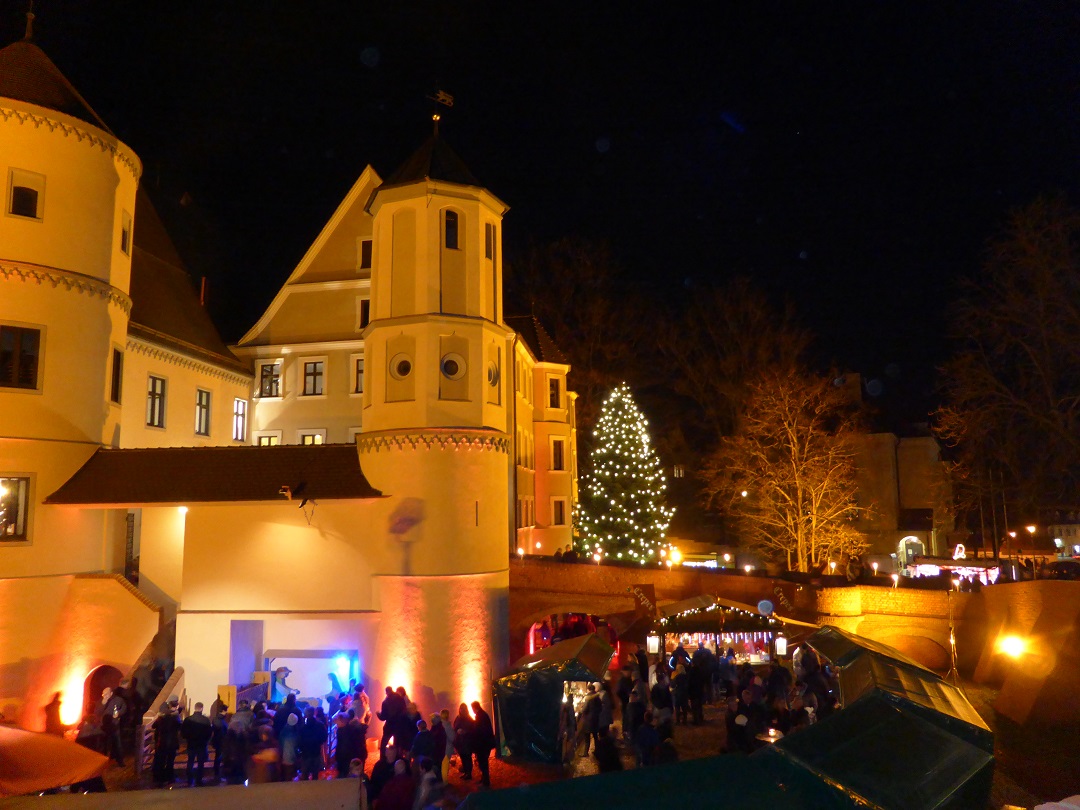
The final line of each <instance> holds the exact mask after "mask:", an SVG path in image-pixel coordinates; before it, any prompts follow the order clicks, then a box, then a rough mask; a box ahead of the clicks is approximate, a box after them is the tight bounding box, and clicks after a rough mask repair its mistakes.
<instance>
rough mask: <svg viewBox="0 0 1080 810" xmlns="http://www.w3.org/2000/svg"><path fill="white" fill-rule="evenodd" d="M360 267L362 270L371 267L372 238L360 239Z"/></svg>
mask: <svg viewBox="0 0 1080 810" xmlns="http://www.w3.org/2000/svg"><path fill="white" fill-rule="evenodd" d="M360 269H361V270H370V269H371V240H370V239H361V240H360Z"/></svg>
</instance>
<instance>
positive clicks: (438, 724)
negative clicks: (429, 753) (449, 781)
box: [413, 714, 446, 782]
mask: <svg viewBox="0 0 1080 810" xmlns="http://www.w3.org/2000/svg"><path fill="white" fill-rule="evenodd" d="M431 740H432V744H433V745H434V747H435V755H434V756H433V757H432V760H434V762H435V776H436V777H438V779H439V781H440V782H441V781H442V766H443V760H444V759H446V729H445V728H444V727H443V724H442V718H441V717H440V716H439V715H438V714H433V715H431ZM413 747H414V748H415V747H416V740H413Z"/></svg>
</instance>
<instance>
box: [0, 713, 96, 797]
mask: <svg viewBox="0 0 1080 810" xmlns="http://www.w3.org/2000/svg"><path fill="white" fill-rule="evenodd" d="M108 765H109V758H108V757H103V756H102V755H101V754H99V753H97V752H96V751H91V750H90V749H89V748H84V747H83V746H81V745H76V744H75V743H73V742H68V741H67V740H65V739H64V738H63V737H57V736H55V735H52V734H40V733H38V732H36V731H25V730H23V729H21V728H14V727H12V726H7V725H0V797H3V796H23V795H25V794H27V793H38V792H40V791H42V790H48V789H49V788H55V787H61V786H63V785H72V784H74V783H76V782H84V781H86V780H87V779H93V778H94V777H95V776H101V774H102V773H104V771H105V769H106V768H107V767H108Z"/></svg>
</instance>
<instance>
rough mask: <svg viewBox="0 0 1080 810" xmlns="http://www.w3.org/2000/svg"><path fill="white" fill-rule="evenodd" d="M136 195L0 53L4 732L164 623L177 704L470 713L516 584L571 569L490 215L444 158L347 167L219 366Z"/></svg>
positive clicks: (468, 180) (133, 181)
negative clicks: (264, 681)
mask: <svg viewBox="0 0 1080 810" xmlns="http://www.w3.org/2000/svg"><path fill="white" fill-rule="evenodd" d="M141 172H142V166H141V163H140V161H139V158H138V157H137V155H136V154H135V153H134V151H133V150H132V149H131V148H130V147H128V146H127V145H125V144H124V143H122V142H121V141H119V140H118V139H117V138H116V137H115V136H114V135H113V134H112V133H111V132H110V131H109V129H108V127H107V126H106V125H105V123H104V122H103V121H102V120H101V119H100V118H99V117H98V116H97V115H96V114H95V113H94V112H93V110H92V109H91V108H90V106H89V105H88V104H87V103H86V102H85V101H84V100H83V99H82V97H81V96H80V95H79V94H78V92H77V91H76V90H75V89H74V88H73V87H72V86H71V85H70V84H69V83H68V82H67V80H66V79H65V78H64V77H63V76H62V75H61V73H60V72H59V70H58V69H57V68H56V67H55V65H53V63H52V62H51V61H50V60H49V59H48V57H47V56H46V55H45V54H44V53H43V52H42V51H41V50H40V49H39V48H38V47H37V46H36V45H34V44H33V43H32V42H30V41H25V40H24V41H21V42H16V43H14V44H12V45H9V46H7V47H6V48H3V49H0V182H3V183H4V188H3V192H4V196H3V205H4V210H3V212H2V215H0V610H2V611H3V613H4V616H5V619H7V621H4V622H0V667H4V668H5V670H4V671H6V672H11V673H13V676H12V677H10V678H5V679H4V680H3V681H2V682H0V711H2V712H4V713H5V714H7V715H9V716H15V715H17V716H18V717H19V719H20V722H21V723H22V724H23V725H26V726H30V727H37V726H39V725H40V717H39V715H40V711H39V709H40V706H41V705H43V704H44V703H45V702H47V700H48V699H49V697H51V694H52V693H53V692H54V691H58V690H59V691H61V692H62V693H63V696H64V701H65V710H64V711H65V719H66V720H68V721H72V720H74V719H75V718H76V717H77V715H78V713H79V710H80V709H81V703H82V701H83V700H84V698H86V697H93V696H92V695H89V694H88V692H89V691H90V690H91V685H93V686H94V687H95V688H96V687H97V686H99V685H100V684H101V683H104V682H106V681H108V680H109V678H110V677H113V676H115V677H119V674H120V673H122V672H125V671H126V670H127V669H128V668H129V667H131V666H132V665H133V664H134V663H135V661H136V660H137V659H138V658H139V656H140V654H142V653H143V652H144V648H146V647H147V645H148V644H150V642H151V640H152V639H153V638H154V636H155V634H156V633H157V632H158V631H159V629H160V627H161V626H162V625H163V624H167V623H168V622H171V621H172V620H173V619H175V622H176V625H175V633H176V661H177V664H178V665H179V666H180V667H182V668H183V669H184V679H185V680H184V687H185V688H186V690H187V691H188V693H189V694H191V695H192V697H193V699H195V700H201V701H203V702H206V701H211V700H213V698H214V696H215V693H216V690H217V687H218V686H220V685H225V684H243V683H248V682H250V681H251V679H252V675H253V673H254V672H257V671H264V670H265V669H267V667H268V666H269V667H270V668H271V669H272V668H274V667H276V666H278V665H280V664H282V663H286V662H287V663H288V665H289V666H290V667H291V668H292V669H293V670H294V682H293V684H292V685H294V686H297V687H299V688H301V690H302V691H304V693H305V694H312V695H317V694H322V693H324V692H325V691H326V689H327V682H326V674H327V672H329V671H337V672H338V673H339V674H346V675H349V676H351V677H357V678H360V679H362V680H364V681H365V682H367V683H368V684H369V692H371V693H372V694H376V691H375V690H376V689H378V688H380V687H381V686H382V685H394V686H397V685H404V686H406V687H407V688H408V689H409V691H410V694H412V695H414V696H415V698H416V699H417V701H418V702H419V703H420V704H421V706H423V707H425V708H439V707H441V706H443V705H447V704H448V702H450V701H458V702H460V701H461V700H473V699H481V700H483V699H486V696H487V694H488V687H487V682H488V678H489V677H490V675H491V674H492V673H493V672H498V671H499V670H500V669H501V668H502V667H503V666H504V665H505V664H506V663H507V662H506V660H505V659H506V655H507V643H508V640H507V637H506V635H507V626H506V623H507V616H506V610H507V600H508V589H509V574H508V564H509V558H510V555H512V554H516V553H518V550H519V549H522V550H523V551H527V552H528V553H542V554H551V553H553V552H554V551H555V550H556V549H557V548H560V547H564V546H566V545H567V544H568V543H570V541H571V528H570V515H571V514H572V512H573V506H574V503H575V500H576V496H577V485H576V480H577V456H576V450H575V445H576V434H575V421H574V418H575V417H574V401H575V395H574V393H573V392H571V391H569V390H568V389H567V386H566V377H567V373H568V372H569V366H568V364H567V362H566V360H565V358H564V357H563V356H562V355H561V354H560V353H559V351H558V349H557V348H556V347H555V346H554V344H553V343H552V342H551V339H550V337H548V336H547V334H546V333H545V332H544V330H543V328H542V327H541V326H540V325H539V324H538V323H536V322H535V321H534V320H533V319H532V318H523V319H515V318H507V317H505V315H504V313H503V311H502V248H501V244H502V218H503V215H504V214H505V213H506V211H507V206H506V205H505V204H504V203H503V202H502V201H501V200H499V199H498V198H497V197H495V196H494V195H493V194H492V193H491V192H490V191H488V190H487V189H485V188H484V187H483V186H482V185H481V184H480V183H479V181H477V180H476V179H475V178H474V177H473V176H472V174H471V173H470V172H469V170H468V169H467V168H466V167H465V165H464V164H463V163H462V162H461V160H460V159H459V158H458V157H457V156H456V155H455V154H454V153H453V152H452V151H451V150H450V149H449V147H448V146H447V145H446V143H445V142H444V141H443V140H441V139H439V138H438V137H432V138H430V139H429V140H428V141H427V142H426V143H425V144H424V145H423V146H422V147H421V148H420V149H419V150H418V151H417V152H416V153H414V154H413V155H412V157H410V158H409V159H408V160H407V161H406V162H405V163H404V164H403V165H402V166H401V167H399V168H398V169H397V170H396V171H395V172H394V173H392V174H391V175H390V176H389V177H388V178H386V179H385V180H384V179H382V178H381V177H380V176H379V175H378V174H377V173H376V172H375V170H374V169H372V168H371V167H368V168H367V169H365V170H364V172H363V173H362V174H361V176H360V178H359V179H358V180H357V181H356V183H355V184H354V186H353V188H352V189H351V190H350V191H349V193H348V194H347V195H346V197H345V199H344V200H343V201H342V202H341V204H340V205H339V207H338V210H337V211H336V212H335V213H334V215H333V216H332V217H331V219H330V220H329V221H328V222H327V224H326V225H325V227H324V228H323V229H322V231H321V232H320V233H319V234H318V236H317V237H316V239H315V241H314V242H313V243H312V246H311V248H310V249H309V250H308V252H307V254H306V255H305V256H304V258H303V259H302V260H301V262H300V263H299V264H298V265H297V267H296V268H295V269H294V270H293V272H292V273H291V275H290V276H289V277H288V279H287V280H286V281H285V283H284V285H283V286H282V287H281V289H280V290H279V291H278V293H277V295H276V296H275V297H274V299H273V301H272V302H271V304H270V306H269V307H268V308H267V310H266V312H265V313H264V314H263V316H262V317H261V318H260V319H259V320H258V321H257V322H256V324H255V325H254V326H252V328H251V329H250V330H249V331H248V333H247V334H245V335H244V336H243V338H241V340H240V341H239V342H238V343H237V345H235V346H232V347H228V346H226V345H225V344H224V343H223V342H222V340H221V338H220V336H219V335H218V333H217V331H216V330H215V328H214V326H213V324H212V323H211V321H210V319H209V317H208V316H207V314H206V312H205V310H204V309H203V307H202V306H201V304H200V301H199V297H198V295H197V294H196V293H195V291H194V287H193V285H192V281H191V278H190V276H189V275H188V273H187V271H186V270H185V269H184V266H183V263H182V261H181V259H180V257H179V256H178V255H177V252H176V250H175V248H174V247H173V245H172V242H171V241H170V239H169V237H168V235H167V233H166V231H165V228H164V227H163V225H162V223H161V221H160V220H159V218H158V216H157V214H156V213H155V211H154V209H153V206H152V205H151V203H150V200H149V198H148V197H147V196H146V195H145V193H144V192H142V191H140V189H139V180H140V176H141ZM283 571H286V572H288V575H287V576H284V575H281V572H283ZM124 575H129V576H130V579H131V580H132V581H135V582H137V583H138V586H137V588H135V587H132V585H131V584H130V583H129V582H128V580H127V579H126V578H125V576H124ZM12 617H15V618H14V619H12ZM330 659H333V660H330ZM342 661H345V662H346V663H345V665H344V666H345V669H344V671H342V669H341V666H342V664H341V662H342ZM110 673H113V674H112V675H110Z"/></svg>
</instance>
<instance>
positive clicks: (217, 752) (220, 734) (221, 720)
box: [210, 698, 229, 782]
mask: <svg viewBox="0 0 1080 810" xmlns="http://www.w3.org/2000/svg"><path fill="white" fill-rule="evenodd" d="M215 703H217V704H218V713H217V714H215V715H213V716H211V718H210V729H211V734H210V744H211V745H213V746H214V782H217V781H219V780H220V779H221V763H222V762H223V761H224V759H225V737H226V735H227V734H228V732H229V716H228V709H229V707H228V706H226V705H225V704H224V703H222V702H221V698H218V700H216V701H215Z"/></svg>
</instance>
